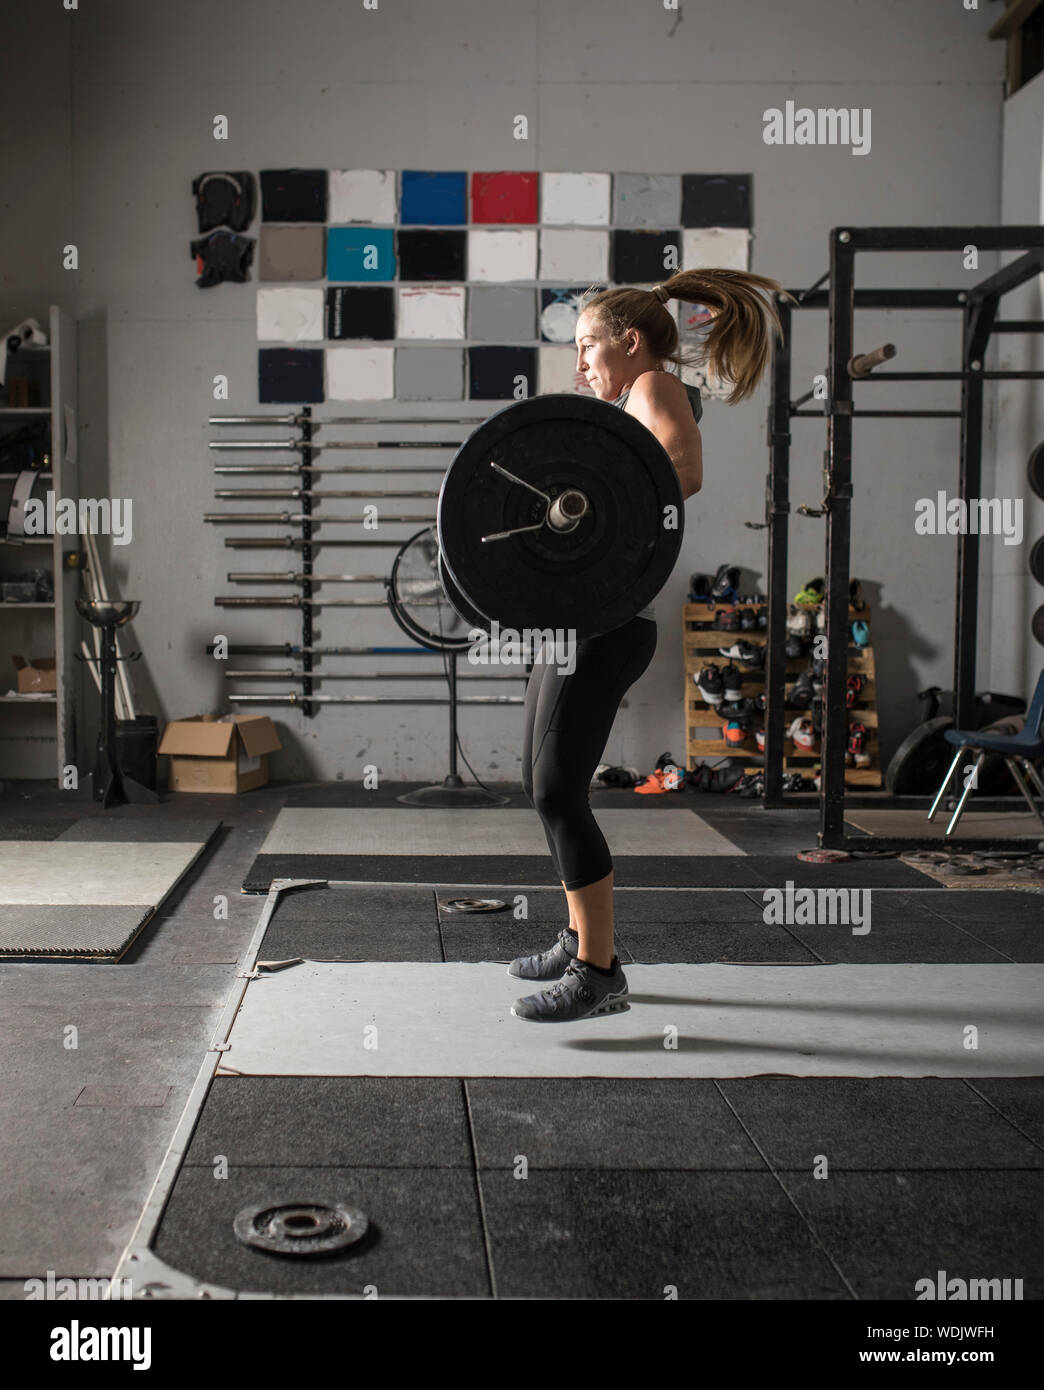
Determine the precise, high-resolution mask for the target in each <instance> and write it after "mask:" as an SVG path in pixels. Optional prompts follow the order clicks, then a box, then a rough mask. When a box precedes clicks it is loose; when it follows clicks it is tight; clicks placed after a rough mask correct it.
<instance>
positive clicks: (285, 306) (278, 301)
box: [257, 286, 323, 343]
mask: <svg viewBox="0 0 1044 1390" xmlns="http://www.w3.org/2000/svg"><path fill="white" fill-rule="evenodd" d="M257 336H258V340H259V341H260V342H263V343H315V342H322V338H323V292H322V290H316V289H311V290H306V289H298V288H297V287H290V286H287V287H285V288H279V289H259V290H258V292H257Z"/></svg>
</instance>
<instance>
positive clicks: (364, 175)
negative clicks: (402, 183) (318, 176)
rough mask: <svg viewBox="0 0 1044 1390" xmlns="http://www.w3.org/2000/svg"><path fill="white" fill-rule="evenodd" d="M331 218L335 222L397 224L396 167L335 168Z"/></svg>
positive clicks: (328, 208) (329, 204)
mask: <svg viewBox="0 0 1044 1390" xmlns="http://www.w3.org/2000/svg"><path fill="white" fill-rule="evenodd" d="M327 217H328V218H329V220H330V222H331V223H337V222H374V223H377V224H382V223H393V222H394V221H395V170H394V169H331V170H330V183H329V197H328V199H327Z"/></svg>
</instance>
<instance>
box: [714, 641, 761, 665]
mask: <svg viewBox="0 0 1044 1390" xmlns="http://www.w3.org/2000/svg"><path fill="white" fill-rule="evenodd" d="M718 652H719V655H721V656H727V657H729V658H730V659H731V660H732V661H738V662H740V663H741V665H743V666H754V667H756V668H757V669H758V670H760V669H761V667H762V666H764V664H765V648H764V646H762V645H761V644H758V643H755V642H746V641H744V640H743V639H742V638H740V640H739V641H738V642H733V644H732V646H731V647H719V648H718Z"/></svg>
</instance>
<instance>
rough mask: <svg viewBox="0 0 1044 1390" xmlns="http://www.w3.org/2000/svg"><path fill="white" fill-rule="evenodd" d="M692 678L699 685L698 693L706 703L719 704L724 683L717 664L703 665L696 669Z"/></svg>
mask: <svg viewBox="0 0 1044 1390" xmlns="http://www.w3.org/2000/svg"><path fill="white" fill-rule="evenodd" d="M693 680H694V681H695V682H696V684H697V685H698V686H699V687H700V694H701V695H702V696H703V698H704V700H706V702H707V704H708V705H720V704H721V701H722V697H723V695H724V693H725V683H724V681H723V680H722V678H721V671H720V670H719V669H718V667H717V666H713V665H711V666H704V668H703V669H702V671H697V672H696V674H695V675H694V676H693Z"/></svg>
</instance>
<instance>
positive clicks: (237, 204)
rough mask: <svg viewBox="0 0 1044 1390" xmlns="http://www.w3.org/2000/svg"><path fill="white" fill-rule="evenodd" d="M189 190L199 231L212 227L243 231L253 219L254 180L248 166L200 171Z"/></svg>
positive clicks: (255, 183)
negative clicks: (193, 196)
mask: <svg viewBox="0 0 1044 1390" xmlns="http://www.w3.org/2000/svg"><path fill="white" fill-rule="evenodd" d="M192 192H193V193H194V194H195V196H196V216H197V218H198V219H199V230H200V231H201V232H212V231H213V230H214V228H215V227H227V228H228V230H229V231H231V232H245V231H246V229H247V228H248V227H249V226H250V224H251V222H253V220H254V215H255V213H256V212H257V182H256V180H255V178H254V176H253V174H252V173H250V171H249V170H247V169H237V170H235V171H234V172H232V173H229V172H228V171H226V170H215V171H213V172H211V173H206V174H200V176H199V178H197V179H195V180H193V183H192Z"/></svg>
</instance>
